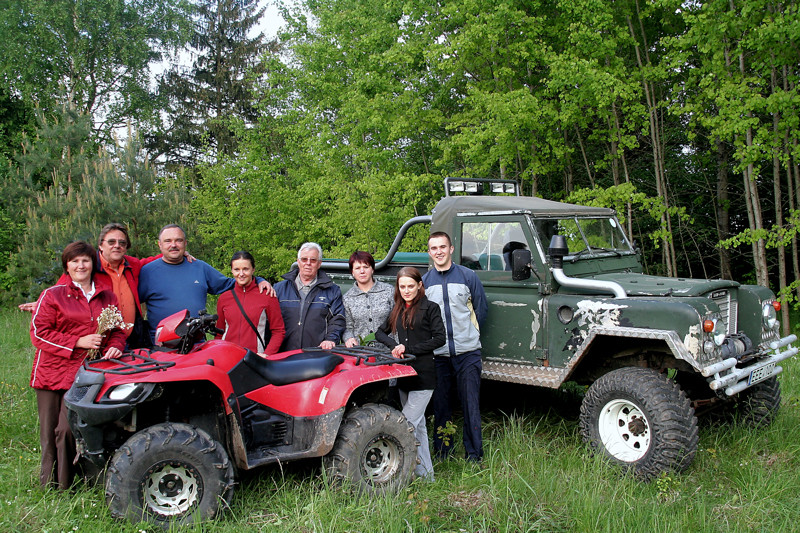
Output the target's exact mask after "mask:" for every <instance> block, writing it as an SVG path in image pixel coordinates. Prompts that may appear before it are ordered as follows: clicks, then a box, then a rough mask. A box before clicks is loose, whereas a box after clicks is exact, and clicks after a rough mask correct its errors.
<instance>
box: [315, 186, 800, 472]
mask: <svg viewBox="0 0 800 533" xmlns="http://www.w3.org/2000/svg"><path fill="white" fill-rule="evenodd" d="M445 190H446V191H447V195H446V196H445V197H444V198H443V199H442V200H441V201H440V202H439V203H438V204H437V205H436V207H435V208H434V210H433V214H432V215H430V216H420V217H416V218H413V219H411V220H409V221H408V222H407V223H406V224H405V225H404V226H403V227H402V228H401V229H400V231H399V233H398V235H397V237H396V238H395V241H394V243H393V244H392V246H391V248H390V250H389V253H388V254H387V256H386V258H384V259H383V260H382V261H380V262H379V263H378V264H377V265H376V276H377V277H378V278H379V279H383V280H385V281H390V282H392V281H393V279H394V277H393V276H394V274H395V273H396V272H397V270H398V269H399V268H400V267H402V266H407V265H414V266H417V267H419V268H421V269H423V271H424V270H425V269H427V268H428V256H427V254H425V253H419V254H416V253H398V252H397V250H398V248H399V246H400V243H401V241H402V239H403V237H404V235H405V233H406V231H407V230H408V228H409V227H411V226H412V225H414V224H420V223H424V224H430V230H431V231H446V232H447V233H448V234H449V235H450V236H451V237H452V240H453V245H454V246H455V252H454V254H453V259H454V261H456V262H458V263H460V264H462V265H464V266H466V267H469V268H471V269H472V270H474V271H475V273H476V274H477V275H478V277H479V278H480V280H481V282H482V283H483V286H484V288H485V290H486V295H487V298H488V300H489V314H488V317H487V319H486V322H485V323H484V325H483V327H482V329H481V342H482V344H483V377H484V379H487V380H497V381H504V382H511V383H520V384H527V385H531V386H535V387H547V388H552V389H556V388H559V387H561V386H562V385H563V384H564V383H566V382H568V381H571V382H576V383H578V384H583V385H589V388H588V390H587V392H586V395H585V397H584V399H583V403H582V405H581V411H580V432H581V435H582V437H583V439H584V440H585V441H586V442H587V443H588V445H589V446H590V447H591V448H592V449H593V450H594V451H595V452H597V453H600V454H602V455H604V456H607V457H608V458H609V459H611V460H612V461H613V462H616V463H619V464H621V465H622V466H623V467H625V468H630V469H633V471H634V472H635V473H636V474H637V475H639V476H640V477H642V478H651V477H653V476H655V475H658V474H659V473H661V472H664V471H668V470H676V471H681V470H684V469H685V468H687V467H688V466H689V464H690V463H691V462H692V459H693V458H694V455H695V451H696V449H697V441H698V430H697V419H696V412H698V411H700V410H705V409H707V408H712V407H721V408H723V409H729V410H731V411H732V412H734V411H735V412H736V413H737V415H738V416H739V417H740V419H741V420H743V421H744V422H746V423H749V424H752V425H754V426H760V425H764V424H768V423H769V422H771V420H772V419H773V417H774V416H775V414H776V412H777V410H778V407H779V405H780V398H781V394H780V384H779V382H778V380H777V376H778V374H780V372H781V371H782V370H783V369H782V367H781V366H779V365H780V362H781V361H783V360H784V359H787V358H789V357H792V356H794V355H795V354H796V353H797V348H795V347H793V346H791V344H792V343H793V342H795V341H796V337H795V336H794V335H790V336H788V337H784V338H781V337H780V335H779V322H778V320H777V318H776V316H777V311H778V310H779V309H780V304H779V302H777V301H776V299H775V294H774V293H773V292H772V291H770V290H769V289H767V288H766V287H760V286H756V285H742V284H740V283H737V282H735V281H728V280H722V279H717V280H705V279H686V278H666V277H658V276H650V275H646V274H643V273H642V263H641V261H640V258H639V254H638V253H637V251H636V249H635V248H634V247H633V246H632V245H631V241H630V240H629V239H628V237H627V236H626V235H625V233H624V232H623V229H622V226H621V224H620V223H619V221H618V220H617V218H616V216H615V214H614V211H613V210H611V209H606V208H599V207H586V206H580V205H570V204H565V203H559V202H553V201H548V200H543V199H540V198H534V197H524V196H519V192H518V188H517V186H516V183H515V182H509V181H496V180H483V179H463V180H458V179H455V178H448V179H446V180H445ZM484 191H485V192H486V193H490V192H491V193H498V192H499V193H503V194H501V195H497V194H495V195H488V194H482V193H483V192H484ZM458 192H463V193H465V194H463V195H459V194H458ZM323 269H325V270H326V271H327V272H328V273H329V274H331V275H332V277H333V278H334V279H335V280H336V281H337V283H339V284H340V285H341V286H342V288H343V289H347V288H348V287H349V286H350V284H352V280H351V279H350V277H349V275H348V274H347V264H346V263H343V262H341V261H326V262H324V263H323Z"/></svg>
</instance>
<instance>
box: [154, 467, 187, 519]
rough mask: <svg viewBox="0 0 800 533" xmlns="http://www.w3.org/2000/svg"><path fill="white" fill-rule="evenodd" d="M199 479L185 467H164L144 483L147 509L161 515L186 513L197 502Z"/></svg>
mask: <svg viewBox="0 0 800 533" xmlns="http://www.w3.org/2000/svg"><path fill="white" fill-rule="evenodd" d="M198 490H199V489H198V481H197V478H196V477H195V476H194V475H193V473H192V472H190V471H189V470H188V469H187V468H186V467H185V466H183V465H163V467H162V468H160V469H158V470H156V471H155V472H153V473H152V474H150V476H149V477H148V478H147V479H146V480H145V482H144V499H145V502H146V504H147V507H149V508H150V510H152V511H153V512H156V513H158V514H161V515H166V516H174V515H179V514H181V513H185V512H186V511H188V510H189V509H191V507H192V506H193V505H194V504H195V503H196V502H197V500H198V498H199V496H198Z"/></svg>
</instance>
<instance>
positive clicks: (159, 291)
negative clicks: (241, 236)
mask: <svg viewBox="0 0 800 533" xmlns="http://www.w3.org/2000/svg"><path fill="white" fill-rule="evenodd" d="M158 247H159V249H160V250H161V253H162V254H163V255H162V257H161V259H156V260H155V261H153V262H151V263H148V264H146V265H145V266H143V267H142V271H141V274H139V300H140V301H141V303H143V304H146V305H147V321H148V323H149V324H150V337H151V338H152V339H153V341H155V334H156V327H157V326H158V323H159V322H161V320H163V319H165V318H166V317H168V316H170V315H172V314H175V313H177V312H178V311H181V310H183V309H188V310H189V315H190V316H197V313H198V311H200V310H203V309H205V308H206V297H207V296H208V295H209V294H222V293H223V292H225V291H227V290H229V289H231V288H233V286H234V285H235V283H236V281H235V280H234V279H233V278H228V277H226V276H224V275H223V274H221V273H220V272H219V271H218V270H217V269H216V268H214V267H212V266H211V265H209V264H208V263H205V262H203V261H199V260H194V261H192V262H191V263H190V262H189V261H186V259H185V257H184V254H185V252H186V232H184V231H183V229H181V227H180V226H178V225H177V224H168V225H166V226H164V227H163V228H162V229H161V232H160V233H159V234H158ZM256 279H257V280H258V281H259V284H258V286H259V289H260V290H261V291H262V292H263V291H264V290H265V289H266V290H268V291H271V290H272V287H271V286H270V284H269V283H268V282H267V281H265V280H264V279H263V278H256Z"/></svg>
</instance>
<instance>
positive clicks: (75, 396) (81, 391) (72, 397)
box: [66, 387, 91, 403]
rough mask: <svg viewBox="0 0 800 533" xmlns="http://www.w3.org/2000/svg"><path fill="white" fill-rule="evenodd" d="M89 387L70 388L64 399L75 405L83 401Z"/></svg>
mask: <svg viewBox="0 0 800 533" xmlns="http://www.w3.org/2000/svg"><path fill="white" fill-rule="evenodd" d="M90 388H91V387H72V388H71V389H69V390H68V391H67V394H66V399H67V400H69V401H71V402H73V403H75V402H79V401H81V400H83V398H84V397H85V396H86V394H87V393H88V392H89V389H90Z"/></svg>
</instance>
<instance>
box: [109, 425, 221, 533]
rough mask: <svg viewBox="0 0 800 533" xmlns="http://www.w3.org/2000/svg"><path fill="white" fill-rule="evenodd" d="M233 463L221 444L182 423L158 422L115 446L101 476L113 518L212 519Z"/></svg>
mask: <svg viewBox="0 0 800 533" xmlns="http://www.w3.org/2000/svg"><path fill="white" fill-rule="evenodd" d="M233 478H234V474H233V465H232V464H231V462H230V461H229V460H228V454H227V453H226V452H225V450H224V449H223V447H222V446H221V445H220V444H219V443H218V442H216V441H215V440H214V439H212V438H211V437H210V436H209V435H208V433H206V432H205V431H203V430H202V429H198V428H195V427H193V426H190V425H188V424H178V423H164V424H158V425H155V426H152V427H149V428H147V429H143V430H142V431H140V432H138V433H136V434H135V435H133V436H132V437H131V438H130V439H128V441H127V442H126V443H125V444H124V445H123V446H122V447H120V448H119V450H117V452H116V453H115V454H114V457H113V458H112V459H111V462H110V464H109V466H108V471H107V474H106V502H107V503H108V506H109V509H111V514H112V516H114V517H115V518H127V519H129V520H131V521H133V522H139V521H147V522H153V523H156V524H160V525H162V526H163V527H165V528H166V527H169V526H170V524H172V523H175V524H181V525H182V524H192V523H197V522H202V521H204V520H208V519H210V518H213V517H215V516H216V515H217V514H218V513H219V511H220V510H221V509H222V508H225V507H227V506H228V505H229V504H230V501H231V497H232V496H233Z"/></svg>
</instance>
